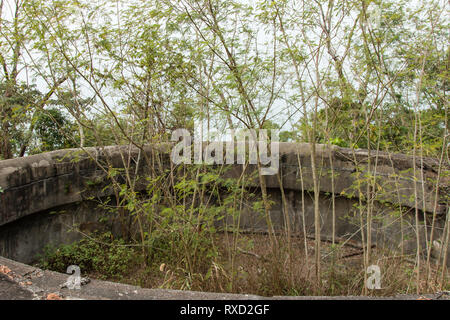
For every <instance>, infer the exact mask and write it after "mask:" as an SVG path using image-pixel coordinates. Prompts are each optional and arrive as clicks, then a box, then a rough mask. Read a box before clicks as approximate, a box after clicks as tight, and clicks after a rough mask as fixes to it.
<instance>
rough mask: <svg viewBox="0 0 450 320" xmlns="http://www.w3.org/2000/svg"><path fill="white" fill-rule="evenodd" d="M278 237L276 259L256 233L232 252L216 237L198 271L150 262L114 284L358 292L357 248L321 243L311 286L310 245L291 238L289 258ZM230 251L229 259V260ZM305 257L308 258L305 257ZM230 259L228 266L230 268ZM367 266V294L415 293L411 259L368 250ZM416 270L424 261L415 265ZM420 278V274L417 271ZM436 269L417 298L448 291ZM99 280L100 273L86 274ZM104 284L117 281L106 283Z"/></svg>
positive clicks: (229, 238) (224, 238)
mask: <svg viewBox="0 0 450 320" xmlns="http://www.w3.org/2000/svg"><path fill="white" fill-rule="evenodd" d="M285 240H286V239H285V238H284V237H278V250H276V252H277V254H276V256H273V253H272V252H273V251H272V248H271V245H270V242H269V241H268V236H266V235H261V234H246V235H240V236H239V239H238V241H237V247H236V248H237V250H236V251H234V250H233V249H232V248H233V235H232V234H220V235H217V236H216V239H215V243H216V245H217V246H218V251H219V252H220V254H219V256H217V257H214V258H211V259H210V260H209V261H210V265H203V266H199V272H198V273H195V274H189V273H188V272H186V270H185V269H183V268H181V267H179V266H175V265H171V264H170V263H167V262H164V261H163V260H160V261H153V263H150V264H149V265H147V266H145V267H144V266H142V265H141V264H136V265H133V266H130V267H129V269H128V272H127V274H123V275H121V276H120V282H123V283H128V284H133V285H139V286H142V287H145V288H166V289H181V290H197V291H209V292H228V293H247V294H257V295H262V296H275V295H343V296H347V295H361V294H363V289H364V266H363V262H362V254H361V252H362V250H361V249H358V248H356V247H352V246H337V247H335V249H334V250H333V249H332V245H331V244H330V243H326V242H324V243H323V248H322V249H323V252H322V264H323V267H322V272H323V274H322V286H321V287H320V288H317V287H316V284H315V283H316V282H315V278H314V264H313V262H314V242H313V240H308V242H307V245H308V257H306V255H305V248H304V240H303V238H302V237H298V238H293V239H292V240H291V250H290V252H291V255H289V250H288V248H287V243H286V241H285ZM233 252H235V254H234V259H233ZM307 258H308V259H307ZM232 261H234V264H232ZM372 264H377V265H378V266H379V267H380V269H381V289H380V290H369V291H368V294H369V295H371V296H391V295H396V294H413V293H415V292H416V272H417V270H416V269H415V265H414V261H413V260H412V257H409V256H403V257H401V256H396V255H395V254H392V253H389V252H385V251H381V250H377V249H374V251H373V257H372ZM421 265H422V266H423V265H424V263H422V264H421ZM421 274H425V270H421ZM439 274H440V271H439V273H438V270H436V267H433V270H432V273H431V277H430V279H431V281H430V283H428V284H427V283H426V281H425V279H423V281H422V282H421V283H420V288H419V291H420V292H421V293H422V294H425V293H436V292H438V291H441V290H449V289H450V286H449V285H450V284H449V277H448V270H447V276H446V278H445V279H444V283H442V284H440V283H439V282H438V281H434V280H435V279H439ZM90 276H91V277H93V278H96V277H99V276H100V274H90ZM108 280H117V278H115V279H108Z"/></svg>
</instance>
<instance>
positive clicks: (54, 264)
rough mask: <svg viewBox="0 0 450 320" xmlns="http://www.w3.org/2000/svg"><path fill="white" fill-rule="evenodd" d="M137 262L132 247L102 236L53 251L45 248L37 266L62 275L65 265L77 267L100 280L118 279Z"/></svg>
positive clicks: (136, 256)
mask: <svg viewBox="0 0 450 320" xmlns="http://www.w3.org/2000/svg"><path fill="white" fill-rule="evenodd" d="M139 260H140V258H139V255H138V254H137V253H136V251H135V249H134V248H133V247H129V246H126V245H125V242H124V241H123V240H120V239H114V238H113V237H112V235H111V234H109V233H105V234H102V235H99V236H98V238H97V239H92V238H83V239H82V240H80V241H78V242H74V243H72V244H68V245H61V246H59V247H57V248H55V247H52V246H47V247H46V248H45V251H44V253H43V255H42V256H41V258H40V263H39V264H40V267H42V268H44V269H50V270H54V271H59V272H62V273H65V272H66V269H67V267H68V266H70V265H77V266H79V267H80V269H81V272H82V273H89V272H94V273H97V274H99V276H100V277H101V278H112V279H120V278H121V276H122V275H124V274H126V273H127V271H128V270H129V268H130V267H131V266H132V265H133V264H135V263H137V262H136V261H139Z"/></svg>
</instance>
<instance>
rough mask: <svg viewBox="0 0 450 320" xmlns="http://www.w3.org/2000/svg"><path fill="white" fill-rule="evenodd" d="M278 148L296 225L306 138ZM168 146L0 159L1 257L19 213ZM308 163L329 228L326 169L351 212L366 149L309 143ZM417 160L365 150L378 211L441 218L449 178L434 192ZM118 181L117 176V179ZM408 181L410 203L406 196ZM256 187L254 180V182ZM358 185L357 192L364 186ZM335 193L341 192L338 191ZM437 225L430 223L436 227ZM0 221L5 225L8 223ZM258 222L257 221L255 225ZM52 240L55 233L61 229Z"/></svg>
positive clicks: (431, 172) (72, 198) (77, 198)
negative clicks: (313, 154) (417, 211)
mask: <svg viewBox="0 0 450 320" xmlns="http://www.w3.org/2000/svg"><path fill="white" fill-rule="evenodd" d="M279 149H280V170H279V173H280V175H281V178H282V179H281V181H282V184H283V188H284V190H285V193H286V195H287V199H288V202H289V203H288V207H289V211H290V212H289V214H290V215H292V219H291V221H293V223H296V221H297V227H296V229H298V230H301V228H300V227H299V226H298V224H299V223H300V222H299V221H300V219H299V218H298V217H299V216H301V215H302V214H303V215H305V217H306V221H307V223H309V221H312V220H311V218H312V216H313V203H312V200H311V199H310V198H308V197H307V199H306V200H305V201H306V204H305V206H301V205H300V204H299V201H300V200H299V199H300V198H301V192H302V183H303V189H304V190H307V191H311V190H313V179H312V171H311V148H310V145H309V144H296V143H280V147H279ZM170 150H171V145H170V144H165V145H158V146H156V145H151V146H150V145H149V146H146V147H145V148H144V149H143V150H142V151H140V150H139V149H137V148H135V147H129V146H111V147H104V148H85V149H83V150H81V149H67V150H59V151H53V152H48V153H43V154H38V155H33V156H29V157H25V158H19V159H11V160H4V161H0V187H1V189H0V228H1V229H0V231H1V230H3V234H4V235H3V237H2V235H1V234H0V243H2V242H3V248H4V249H3V250H2V251H3V253H2V252H0V254H4V255H5V254H7V253H8V252H9V255H11V251H14V250H16V249H13V247H14V246H15V245H12V246H10V245H5V241H10V242H11V241H12V240H11V239H12V238H14V237H16V238H15V239H16V240H15V242H20V241H22V240H23V237H18V236H17V234H18V232H19V231H20V230H21V229H24V230H25V227H22V225H24V224H21V222H20V221H24V219H28V220H27V221H31V220H29V219H30V218H31V217H35V216H36V215H38V216H40V215H44V214H45V215H46V216H48V214H49V212H51V211H52V210H61V208H63V209H64V208H69V207H70V206H72V207H73V206H75V207H76V206H77V204H78V203H80V202H83V201H84V202H85V201H86V199H88V198H89V197H98V198H102V197H105V196H109V195H112V188H108V187H107V186H108V179H107V178H106V176H107V174H106V171H107V170H108V168H123V167H124V163H125V164H129V165H130V166H131V167H133V170H131V171H132V172H137V173H138V175H139V176H143V177H145V176H146V175H147V174H148V173H149V172H150V170H151V167H152V166H153V165H155V166H156V165H157V164H156V163H155V164H153V163H152V160H151V159H154V157H153V156H154V155H156V154H159V155H163V162H162V164H160V165H162V166H170V160H169V154H170ZM316 162H317V165H318V168H319V177H320V190H321V199H322V201H321V214H322V218H323V226H322V228H323V230H325V231H326V230H330V224H331V223H330V218H329V217H330V208H329V207H330V202H329V199H330V197H329V194H330V193H331V192H332V191H333V188H332V178H331V171H333V172H334V175H335V178H334V193H335V195H336V199H337V200H336V211H337V217H338V218H339V217H344V216H346V215H348V213H349V212H350V211H351V210H352V207H353V204H355V203H357V202H358V199H357V197H358V193H355V192H353V191H354V188H353V187H352V186H354V185H355V181H356V175H355V173H356V171H357V170H356V169H357V168H360V170H363V171H365V172H367V168H368V152H367V151H366V150H351V149H345V148H339V147H336V146H332V147H330V146H327V145H317V154H316ZM135 163H139V166H138V168H135V167H136V166H135ZM414 166H416V178H414V176H413V172H414ZM421 166H422V164H421V162H419V161H417V162H416V163H414V162H413V158H412V157H410V156H406V155H401V154H388V153H379V154H373V153H372V155H371V158H370V171H371V172H372V173H375V176H376V179H377V184H378V185H379V189H378V191H377V198H376V200H377V203H380V206H381V207H380V208H381V209H380V211H381V212H382V211H383V210H385V207H383V205H381V203H383V202H387V203H390V204H393V205H394V206H399V205H400V206H402V207H404V208H411V209H413V208H415V205H416V203H417V204H418V207H419V209H420V210H421V212H424V213H425V215H431V214H432V213H433V212H434V211H435V212H436V213H437V216H438V220H439V219H440V220H442V219H443V217H444V216H445V214H446V211H447V206H446V204H445V203H444V195H446V194H448V192H449V184H450V183H449V178H445V179H446V180H445V179H441V181H440V183H439V185H440V187H439V190H438V192H437V193H436V183H435V181H436V179H437V166H438V162H437V161H436V160H434V159H425V160H424V162H423V171H421ZM242 168H243V167H242V165H237V164H236V165H232V168H231V170H229V171H227V173H226V175H227V176H230V177H238V176H239V175H240V174H241V173H242ZM105 170H106V171H105ZM249 170H250V171H252V170H255V166H250V167H249ZM119 179H121V178H120V177H119ZM265 179H266V183H267V187H268V190H269V194H270V195H271V197H272V198H273V199H274V200H275V202H276V204H275V206H274V210H273V211H272V212H271V214H273V219H274V220H275V223H276V224H277V225H278V226H281V227H282V224H283V219H282V215H283V214H282V209H281V205H280V202H281V195H280V184H279V179H278V177H277V176H276V175H274V176H266V178H265ZM422 179H423V181H424V183H423V184H422ZM415 183H416V187H417V191H416V192H417V201H415V199H414V194H415V190H414V187H415V186H414V184H415ZM257 185H258V184H257V182H255V186H257ZM105 187H106V188H105ZM144 187H145V184H143V183H142V184H138V187H137V188H138V189H139V188H140V189H143V188H144ZM361 189H362V190H365V187H364V184H363V186H362V188H361ZM352 190H353V191H352ZM343 193H345V194H347V196H343V195H342V194H343ZM349 195H350V196H349ZM436 195H437V199H436ZM350 198H352V199H350ZM68 206H69V207H68ZM302 207H305V208H306V209H305V212H301V210H302V209H301V208H302ZM69 210H71V209H69ZM71 211H72V212H73V211H74V210H71ZM75 211H76V210H75ZM412 211H414V210H412ZM27 217H29V218H27ZM33 219H36V218H33ZM255 219H256V218H254V217H252V215H251V213H250V212H248V213H247V214H246V219H244V222H245V221H247V223H244V225H245V226H246V227H248V228H253V229H254V227H255V226H256V225H258V221H256V220H255ZM440 220H439V221H440ZM276 221H278V222H276ZM26 225H28V226H29V225H30V223H29V222H27V224H26ZM441 225H442V224H438V226H441ZM2 226H3V227H2ZM8 226H13V227H10V228H9V227H8ZM263 227H264V226H261V228H263ZM337 227H338V233H339V235H346V234H349V233H353V231H354V230H357V228H356V229H355V228H353V227H349V226H348V223H347V224H346V223H345V222H339V223H338V226H337ZM35 228H36V227H35ZM5 230H9V231H8V236H5ZM11 230H16V231H17V232H12V231H11ZM30 230H31V229H30ZM39 230H42V229H39ZM339 230H340V231H339ZM386 230H391V231H392V226H391V229H386ZM23 232H24V231H23ZM37 232H41V231H37ZM389 232H390V231H389ZM389 232H384V236H385V235H389ZM326 233H327V232H325V235H326ZM437 234H439V232H437ZM15 235H16V236H15ZM59 238H61V239H62V238H63V235H61V236H60V237H59ZM375 238H376V237H375ZM8 239H9V240H8ZM20 239H22V240H20ZM42 241H44V240H42ZM13 242H14V241H13ZM39 246H41V247H42V246H43V244H39V245H35V248H34V249H33V250H32V251H29V252H27V250H24V252H23V253H21V254H20V255H19V256H20V257H19V256H18V257H16V258H18V259H19V260H22V261H24V260H26V259H27V258H26V257H27V256H28V255H30V254H31V253H30V252H33V253H35V252H37V251H38V247H39ZM5 248H9V249H5ZM0 249H1V246H0ZM5 251H6V253H5Z"/></svg>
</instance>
